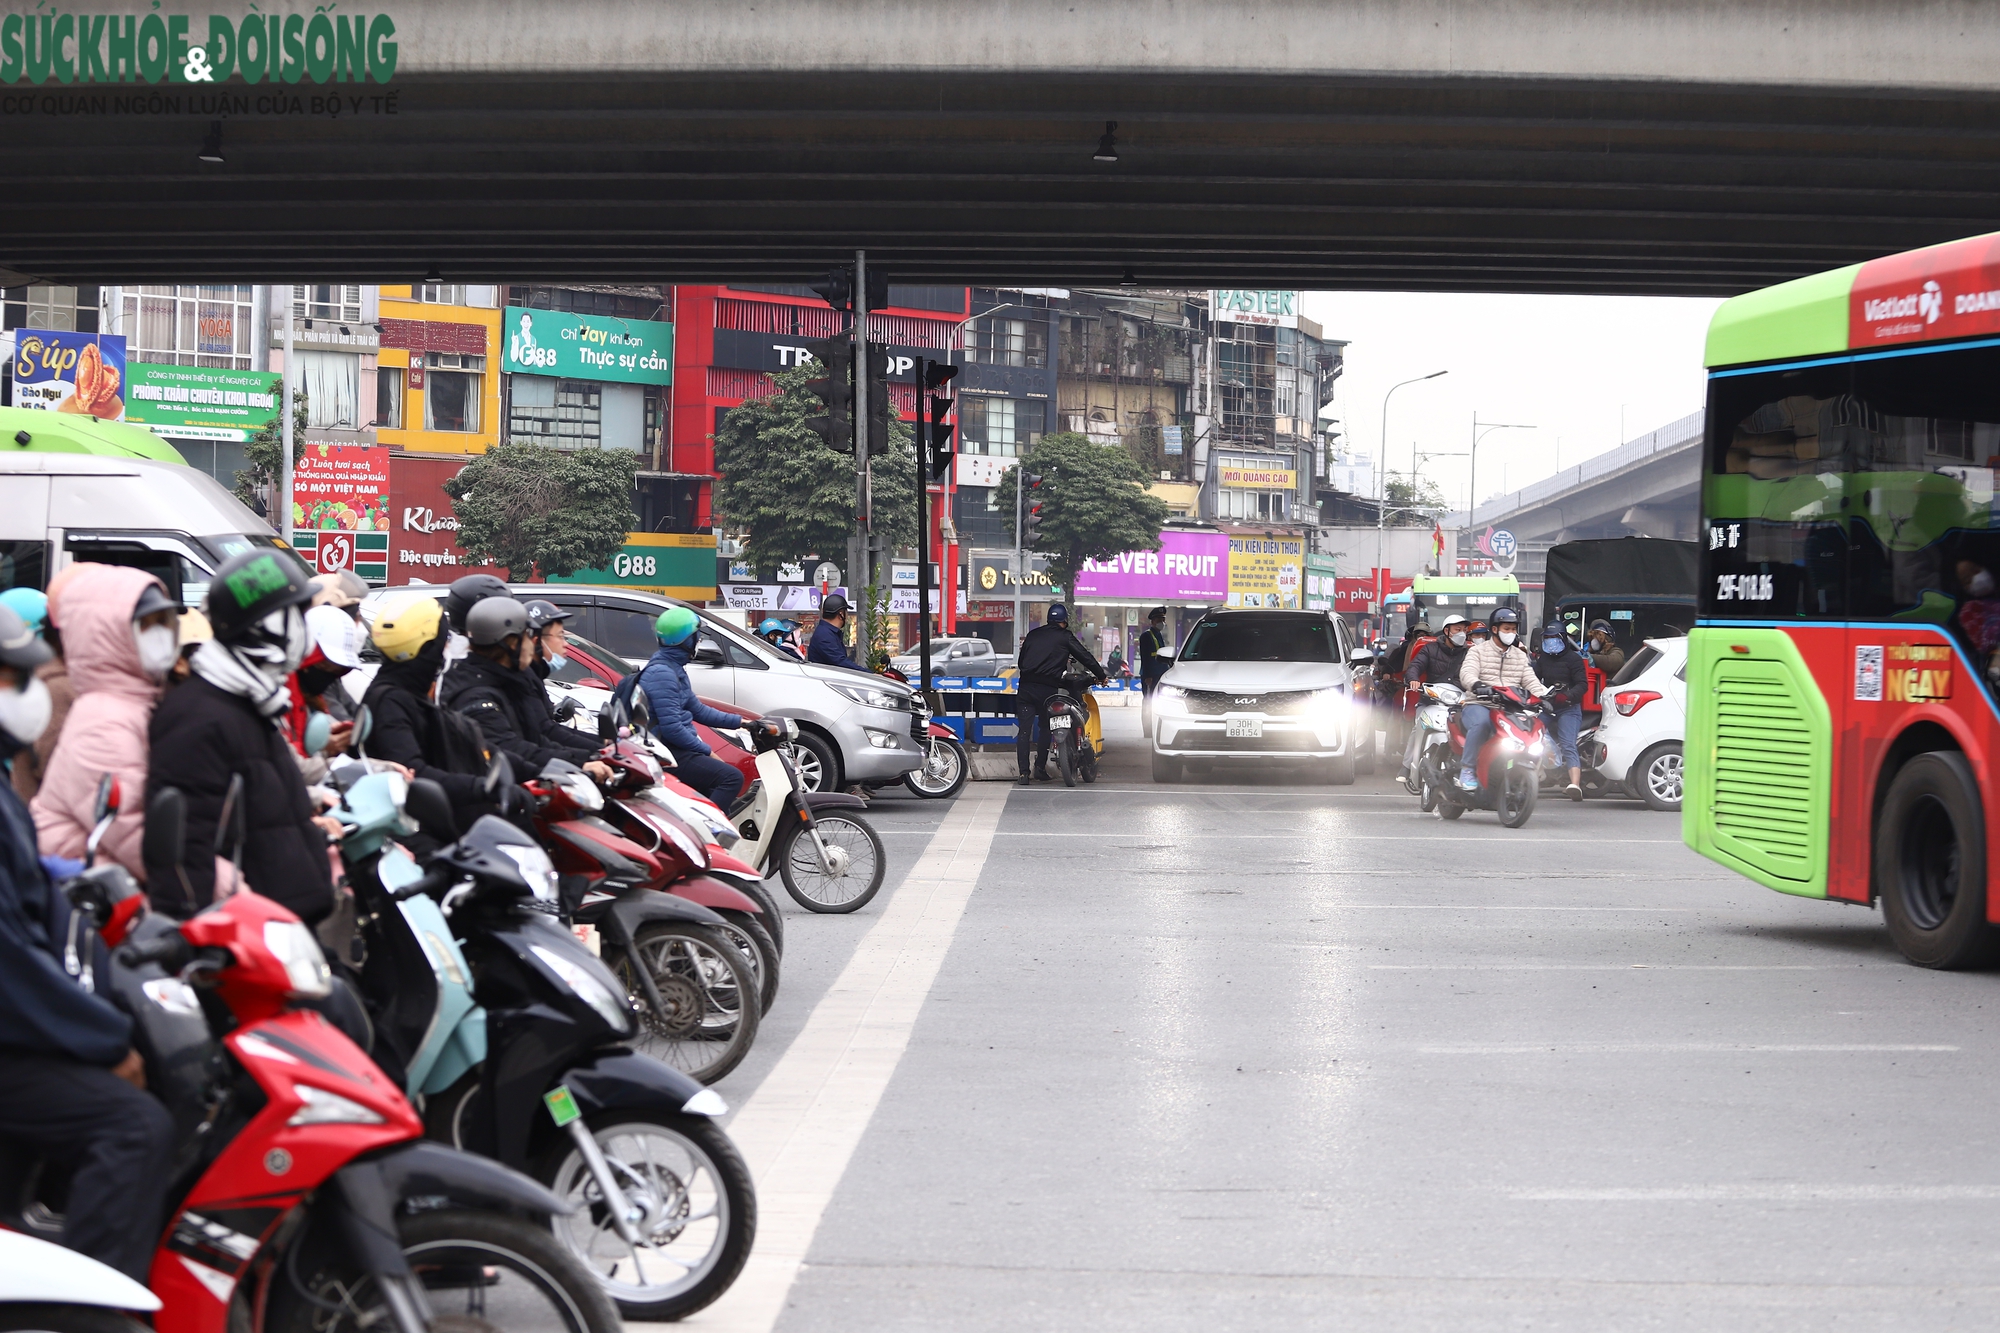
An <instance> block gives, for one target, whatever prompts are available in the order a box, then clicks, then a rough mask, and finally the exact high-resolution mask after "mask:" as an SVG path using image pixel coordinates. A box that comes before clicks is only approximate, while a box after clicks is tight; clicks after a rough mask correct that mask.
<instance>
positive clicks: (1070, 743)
mask: <svg viewBox="0 0 2000 1333" xmlns="http://www.w3.org/2000/svg"><path fill="white" fill-rule="evenodd" d="M1056 764H1057V766H1058V767H1060V768H1061V769H1062V780H1063V786H1065V787H1074V786H1075V785H1076V728H1075V727H1068V728H1065V729H1064V731H1063V734H1062V735H1061V736H1058V737H1057V738H1056Z"/></svg>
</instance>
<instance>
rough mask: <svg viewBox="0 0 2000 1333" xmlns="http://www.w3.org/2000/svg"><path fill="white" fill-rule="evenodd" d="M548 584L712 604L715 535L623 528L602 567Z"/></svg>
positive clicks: (583, 571)
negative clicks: (594, 586) (633, 590)
mask: <svg viewBox="0 0 2000 1333" xmlns="http://www.w3.org/2000/svg"><path fill="white" fill-rule="evenodd" d="M535 313H537V314H541V313H543V312H541V311H536V312H535ZM549 582H550V583H596V584H604V585H607V586H611V587H619V588H643V589H645V590H646V591H648V592H657V593H660V594H662V595H664V596H667V597H679V598H681V599H682V600H684V601H689V602H712V601H714V600H715V589H716V583H715V534H714V533H712V532H628V533H626V534H625V545H624V547H623V548H622V549H621V550H620V551H619V552H618V554H617V555H615V556H613V557H612V558H611V562H610V564H609V565H607V566H605V567H604V568H603V569H579V570H578V571H576V573H574V574H563V575H551V576H550V577H549ZM726 586H730V587H734V586H736V585H734V584H730V585H726Z"/></svg>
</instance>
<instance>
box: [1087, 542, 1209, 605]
mask: <svg viewBox="0 0 2000 1333" xmlns="http://www.w3.org/2000/svg"><path fill="white" fill-rule="evenodd" d="M1230 559H1231V558H1230V542H1229V538H1228V537H1227V536H1225V535H1224V534H1222V533H1220V532H1176V531H1173V530H1171V529H1170V530H1168V531H1166V532H1162V533H1161V534H1160V549H1159V550H1157V551H1126V552H1124V553H1122V554H1120V555H1114V556H1110V557H1108V558H1106V559H1103V560H1086V561H1085V562H1084V564H1083V568H1082V569H1081V570H1079V571H1077V576H1076V599H1077V600H1078V601H1079V602H1088V601H1090V600H1091V599H1093V598H1103V597H1115V598H1120V599H1123V598H1135V599H1138V600H1141V601H1157V602H1182V603H1190V602H1219V601H1221V600H1223V598H1225V597H1227V596H1228V595H1229V570H1230Z"/></svg>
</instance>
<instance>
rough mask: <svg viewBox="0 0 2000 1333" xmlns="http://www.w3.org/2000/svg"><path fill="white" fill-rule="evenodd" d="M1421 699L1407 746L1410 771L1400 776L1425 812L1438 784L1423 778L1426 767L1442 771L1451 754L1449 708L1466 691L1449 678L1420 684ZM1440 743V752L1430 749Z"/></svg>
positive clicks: (1434, 801)
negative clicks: (1411, 735) (1411, 742)
mask: <svg viewBox="0 0 2000 1333" xmlns="http://www.w3.org/2000/svg"><path fill="white" fill-rule="evenodd" d="M1421 690H1422V693H1423V696H1424V702H1423V703H1422V704H1421V705H1420V706H1419V707H1418V708H1417V716H1416V719H1415V720H1414V721H1413V722H1412V723H1411V726H1412V728H1413V729H1414V731H1415V743H1414V744H1413V745H1412V746H1411V747H1410V755H1411V760H1410V772H1409V776H1408V777H1406V778H1405V779H1404V780H1403V785H1404V787H1406V788H1407V789H1408V790H1409V792H1410V794H1411V795H1412V796H1415V797H1416V798H1417V800H1418V803H1419V805H1420V806H1421V807H1422V809H1423V811H1424V813H1425V814H1429V813H1430V812H1431V811H1432V810H1433V809H1435V808H1436V806H1437V787H1436V785H1435V784H1432V783H1426V782H1425V781H1424V780H1423V774H1424V771H1425V770H1426V769H1427V768H1428V769H1430V770H1432V771H1435V772H1442V771H1443V767H1444V761H1445V760H1446V759H1448V758H1450V757H1451V709H1452V705H1453V704H1456V703H1457V702H1458V701H1459V700H1461V699H1463V698H1464V697H1465V691H1464V690H1462V689H1460V688H1459V687H1458V686H1456V685H1453V684H1451V683H1450V682H1448V681H1440V682H1438V683H1436V684H1434V685H1424V686H1422V687H1421ZM1440 745H1442V746H1443V747H1444V752H1443V753H1442V754H1441V755H1434V754H1432V753H1431V751H1432V750H1433V748H1435V747H1437V746H1440Z"/></svg>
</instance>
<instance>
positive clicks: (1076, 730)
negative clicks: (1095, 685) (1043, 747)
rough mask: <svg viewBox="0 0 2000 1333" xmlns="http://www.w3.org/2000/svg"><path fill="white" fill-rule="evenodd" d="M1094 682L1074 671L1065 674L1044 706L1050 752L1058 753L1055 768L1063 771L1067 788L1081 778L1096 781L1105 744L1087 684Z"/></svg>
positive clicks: (1043, 720)
mask: <svg viewBox="0 0 2000 1333" xmlns="http://www.w3.org/2000/svg"><path fill="white" fill-rule="evenodd" d="M1094 679H1095V678H1094V677H1091V676H1085V675H1079V674H1077V673H1076V672H1073V671H1068V672H1064V673H1063V683H1062V685H1061V686H1060V687H1059V688H1058V689H1057V690H1056V692H1055V693H1054V694H1052V695H1050V696H1049V700H1048V702H1047V703H1045V704H1043V705H1042V723H1043V725H1044V726H1046V727H1047V728H1048V729H1049V748H1050V749H1052V750H1054V751H1055V753H1056V765H1057V767H1058V768H1060V769H1061V770H1062V780H1063V786H1065V787H1074V786H1075V785H1076V780H1077V779H1078V778H1082V779H1083V780H1084V781H1085V782H1096V781H1097V756H1098V753H1099V751H1101V750H1102V749H1103V748H1104V742H1103V739H1102V738H1103V730H1102V726H1101V724H1100V722H1099V720H1098V714H1097V700H1096V699H1095V698H1094V697H1093V696H1092V695H1091V693H1090V690H1089V688H1088V685H1087V684H1086V682H1089V681H1091V680H1094Z"/></svg>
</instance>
